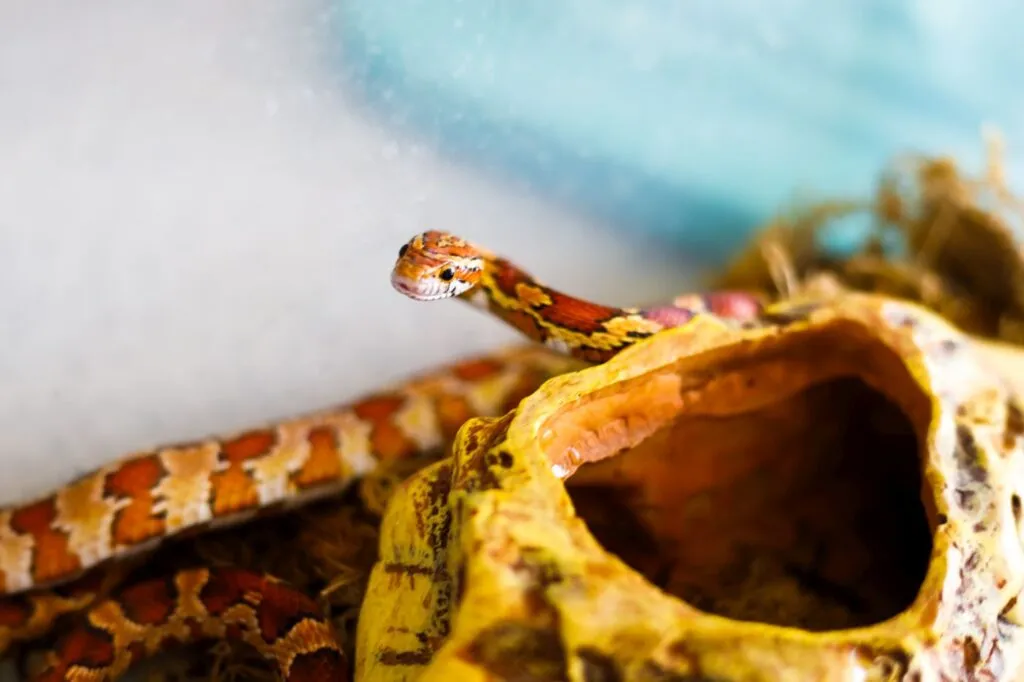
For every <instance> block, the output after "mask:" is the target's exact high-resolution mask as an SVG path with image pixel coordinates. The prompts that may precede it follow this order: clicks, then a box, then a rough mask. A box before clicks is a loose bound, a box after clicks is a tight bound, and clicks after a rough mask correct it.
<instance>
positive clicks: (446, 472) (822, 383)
mask: <svg viewBox="0 0 1024 682" xmlns="http://www.w3.org/2000/svg"><path fill="white" fill-rule="evenodd" d="M767 320H768V321H766V322H765V323H764V324H762V325H758V326H756V327H751V328H746V329H737V328H735V327H728V326H725V325H724V324H722V323H720V322H718V321H716V320H714V319H710V318H698V319H697V320H695V321H694V322H693V323H692V324H691V325H689V326H687V327H684V328H680V329H675V330H672V331H668V332H665V333H664V334H660V335H658V336H657V337H655V338H653V339H650V340H648V341H645V342H643V343H641V344H639V345H637V346H635V347H634V348H632V349H630V350H628V351H625V352H623V353H622V354H620V355H618V356H617V357H616V358H614V359H613V360H611V361H610V362H608V363H606V364H604V365H600V366H596V367H590V368H587V369H583V370H581V371H578V372H573V373H570V374H567V375H564V376H561V377H557V378H555V379H552V380H550V381H549V382H548V383H546V384H545V385H544V386H543V387H542V388H541V389H540V390H539V391H537V392H536V393H534V394H533V395H532V396H530V397H528V398H527V399H526V400H524V401H523V402H522V403H521V404H520V405H519V407H518V408H517V409H516V410H514V411H513V412H511V413H509V414H507V415H505V416H504V417H501V418H497V419H477V420H473V421H471V422H469V423H467V424H466V425H465V426H464V427H463V428H462V430H461V431H460V434H459V437H458V440H457V443H456V447H455V452H454V454H453V456H452V457H451V458H450V459H448V460H445V461H442V462H439V463H438V464H436V465H434V466H432V467H430V468H428V469H425V470H423V471H421V472H419V473H418V474H417V475H415V476H414V477H413V478H411V479H409V480H408V481H407V482H406V484H405V485H404V486H403V487H402V489H401V490H400V491H399V492H398V493H397V494H396V496H395V497H394V499H393V500H392V503H391V504H390V506H389V509H388V513H387V515H386V518H385V519H384V522H383V526H382V534H381V545H380V553H381V556H380V560H379V562H378V564H377V565H376V566H375V568H374V571H373V574H372V577H371V581H370V586H369V591H368V595H367V597H366V600H365V602H364V605H363V608H362V614H361V619H360V625H359V641H358V660H357V671H356V672H357V680H359V681H360V682H397V681H399V680H403V681H406V680H408V681H412V680H417V681H419V682H485V681H491V680H517V681H520V682H528V681H530V682H533V681H537V682H540V681H548V680H551V681H554V680H572V681H574V682H620V681H638V682H639V681H641V680H644V681H651V682H655V681H659V682H668V681H672V682H684V681H686V682H697V681H698V680H715V681H720V682H726V681H735V682H739V681H743V682H754V681H758V682H760V681H764V682H768V681H772V682H776V681H780V680H781V681H789V680H793V681H795V680H801V681H803V680H807V681H809V682H810V681H814V682H818V681H822V680H844V681H850V682H854V681H856V682H860V681H865V682H868V681H872V680H903V681H905V682H933V681H934V682H939V681H940V680H992V681H995V680H999V681H1002V680H1016V679H1024V666H1022V653H1024V629H1022V627H1021V625H1022V614H1021V609H1020V607H1019V606H1018V604H1017V600H1018V593H1019V591H1020V590H1021V587H1022V584H1024V551H1022V546H1021V536H1020V529H1019V524H1020V521H1021V518H1020V517H1021V513H1022V510H1021V495H1022V494H1024V489H1022V488H1021V487H1020V486H1021V485H1022V482H1024V478H1022V476H1021V474H1022V471H1021V467H1022V464H1024V458H1022V453H1021V434H1022V433H1024V416H1022V411H1021V407H1020V405H1019V403H1018V402H1017V400H1016V398H1015V397H1014V396H1013V395H1011V394H1010V393H1009V391H1008V389H1007V388H1006V386H1005V385H1004V383H1003V382H1002V381H1001V380H1000V379H998V378H997V377H996V376H995V375H994V374H992V373H990V372H989V371H987V369H986V368H985V366H984V364H983V362H982V360H981V359H980V358H979V357H978V356H977V355H976V351H975V350H974V348H973V347H972V346H971V345H970V344H969V343H968V342H967V340H966V339H965V338H964V337H963V336H961V335H960V334H958V333H957V332H956V331H954V330H953V329H952V328H951V327H950V326H949V325H948V324H946V323H945V322H944V321H942V320H941V319H939V318H938V317H936V316H934V315H932V314H930V313H928V312H926V311H924V310H923V309H922V308H918V307H916V306H913V305H909V304H905V303H900V302H896V301H893V300H891V299H885V298H879V297H874V296H867V295H860V294H850V295H844V296H842V297H840V298H838V299H835V300H829V301H827V302H808V301H804V302H790V303H786V304H781V305H778V306H775V307H774V308H773V309H771V310H770V311H769V314H768V316H767Z"/></svg>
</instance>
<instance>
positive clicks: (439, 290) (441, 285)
mask: <svg viewBox="0 0 1024 682" xmlns="http://www.w3.org/2000/svg"><path fill="white" fill-rule="evenodd" d="M391 286H392V287H394V289H395V290H396V291H398V292H399V293H400V294H403V295H404V296H408V297H409V298H411V299H414V300H417V301H440V300H441V299H443V298H452V297H453V296H458V295H459V294H460V293H461V292H459V291H458V290H457V289H456V288H455V287H451V286H449V285H448V284H447V283H445V282H441V281H438V280H436V279H433V278H425V279H415V280H413V279H409V278H408V277H403V276H402V275H399V274H398V273H397V272H395V273H392V274H391Z"/></svg>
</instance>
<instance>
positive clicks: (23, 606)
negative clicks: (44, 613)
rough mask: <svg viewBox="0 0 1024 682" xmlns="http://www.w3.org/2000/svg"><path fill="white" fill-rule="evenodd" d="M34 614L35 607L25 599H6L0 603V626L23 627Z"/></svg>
mask: <svg viewBox="0 0 1024 682" xmlns="http://www.w3.org/2000/svg"><path fill="white" fill-rule="evenodd" d="M34 612H35V606H33V605H32V603H31V602H30V601H29V600H28V599H25V598H17V599H12V598H7V599H5V600H3V601H0V626H6V627H9V628H14V627H19V626H21V625H24V624H25V623H26V622H27V621H28V619H29V618H31V617H32V614H33V613H34Z"/></svg>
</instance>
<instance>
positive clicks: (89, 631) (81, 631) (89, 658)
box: [34, 624, 114, 682]
mask: <svg viewBox="0 0 1024 682" xmlns="http://www.w3.org/2000/svg"><path fill="white" fill-rule="evenodd" d="M54 649H55V653H56V654H57V663H56V665H54V667H52V668H50V669H49V670H47V671H46V672H44V673H43V674H41V675H39V676H37V677H35V678H34V679H35V680H36V681H37V682H41V681H43V680H45V681H46V682H63V681H64V680H65V679H66V678H67V677H68V675H67V674H68V672H70V669H71V668H73V667H75V666H82V667H84V668H99V667H103V666H108V665H110V664H111V663H113V662H114V647H113V642H112V640H111V637H110V635H109V634H107V633H106V632H104V631H102V630H99V629H97V628H95V627H93V626H90V625H86V624H82V625H80V626H78V627H76V628H74V629H72V630H70V631H68V633H67V634H66V635H65V636H64V637H61V639H60V640H59V641H58V642H57V646H56V647H54Z"/></svg>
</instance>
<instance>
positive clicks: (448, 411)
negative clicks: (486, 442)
mask: <svg viewBox="0 0 1024 682" xmlns="http://www.w3.org/2000/svg"><path fill="white" fill-rule="evenodd" d="M434 409H435V410H436V411H437V419H438V422H439V423H440V425H441V434H442V435H443V436H444V438H445V439H447V440H450V439H452V438H454V437H455V434H456V433H458V431H459V428H461V427H462V425H463V424H465V423H466V420H468V419H470V418H472V417H477V416H485V415H477V414H475V410H473V408H472V407H471V406H470V404H469V402H468V401H467V400H466V399H464V398H462V397H460V396H456V395H440V396H438V397H437V398H436V399H435V400H434Z"/></svg>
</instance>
